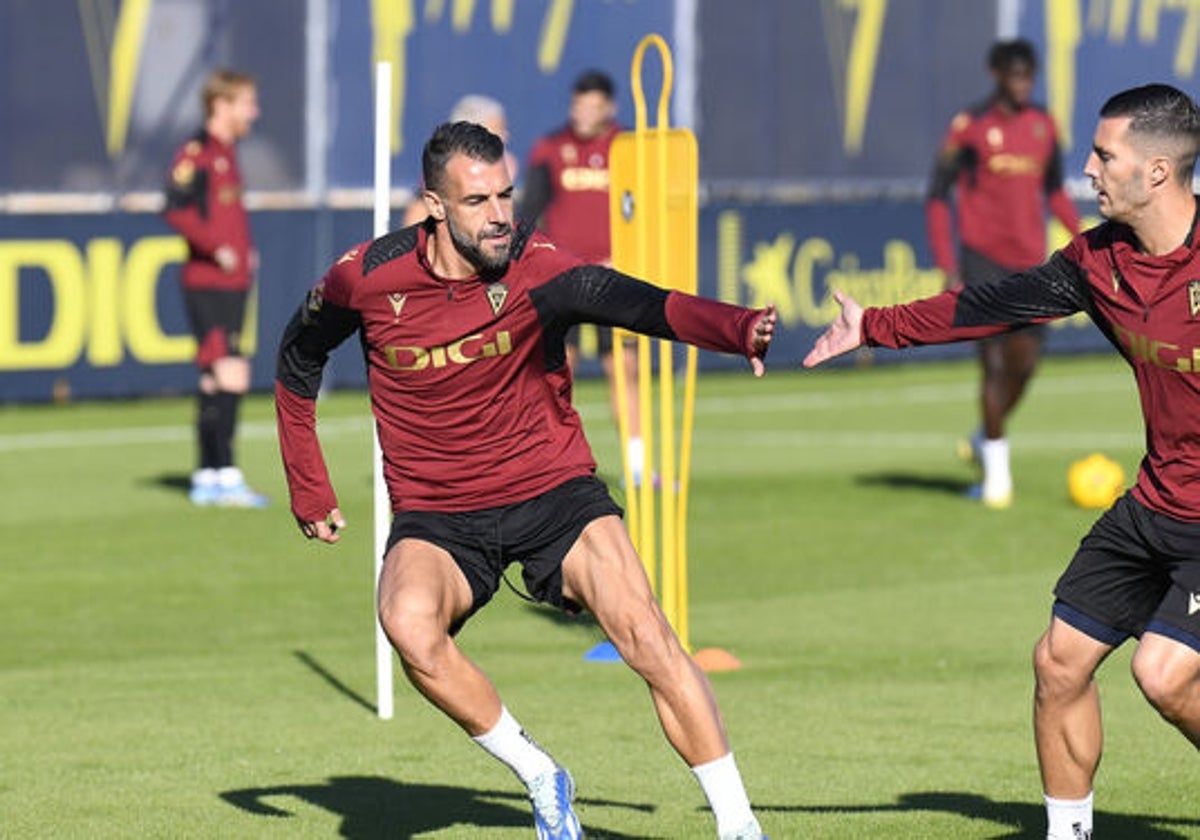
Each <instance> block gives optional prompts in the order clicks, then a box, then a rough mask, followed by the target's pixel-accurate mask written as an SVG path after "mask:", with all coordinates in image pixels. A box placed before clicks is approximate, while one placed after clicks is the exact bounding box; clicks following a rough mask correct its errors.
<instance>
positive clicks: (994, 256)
mask: <svg viewBox="0 0 1200 840" xmlns="http://www.w3.org/2000/svg"><path fill="white" fill-rule="evenodd" d="M988 66H989V67H990V68H991V73H992V77H993V79H994V80H995V89H994V91H993V92H992V95H991V96H990V97H989V98H988V99H987V100H986V101H984V102H982V103H980V104H978V105H976V106H974V107H972V108H969V109H968V110H965V111H961V112H959V113H958V114H957V115H956V116H955V117H954V119H953V121H952V122H951V123H950V129H949V131H948V132H947V133H946V138H945V140H943V141H942V147H941V149H940V151H939V152H938V156H937V161H936V163H935V165H934V171H933V177H932V178H931V181H930V185H929V198H928V200H927V202H926V205H925V214H926V223H927V228H928V232H929V244H930V248H931V250H932V251H933V257H934V262H936V263H937V266H938V268H940V269H942V271H943V272H944V273H945V275H946V285H947V288H954V287H955V286H958V285H960V284H966V285H968V286H972V285H975V284H978V283H987V282H989V281H991V280H996V279H998V278H1000V277H1004V276H1005V275H1007V274H1010V273H1012V272H1014V271H1024V270H1025V269H1027V268H1032V267H1033V266H1035V265H1037V264H1038V263H1040V262H1042V260H1044V259H1045V257H1046V210H1047V208H1049V210H1050V211H1051V212H1052V213H1053V214H1054V216H1055V217H1056V218H1057V219H1058V220H1059V221H1060V222H1062V224H1063V226H1064V227H1066V228H1067V230H1069V231H1070V232H1071V234H1072V235H1075V234H1077V233H1079V215H1078V214H1077V213H1076V212H1075V205H1074V204H1072V203H1071V199H1070V198H1069V197H1068V196H1067V194H1066V192H1065V191H1064V190H1063V177H1062V156H1061V155H1060V153H1059V147H1058V132H1057V131H1056V130H1055V127H1054V120H1053V119H1051V117H1050V115H1049V114H1047V113H1046V112H1045V111H1044V110H1042V109H1041V108H1040V107H1038V106H1037V105H1034V104H1032V103H1031V102H1030V96H1031V95H1032V93H1033V82H1034V77H1035V75H1036V73H1037V54H1036V53H1035V52H1034V49H1033V46H1032V45H1031V44H1030V43H1029V42H1028V41H1024V40H1016V41H1000V42H997V43H996V44H994V45H993V46H992V48H991V51H990V52H989V54H988ZM951 194H953V199H954V200H953V206H954V208H955V210H956V211H957V220H958V239H959V245H960V250H959V254H958V255H957V256H956V254H955V251H954V244H953V240H954V236H953V224H952V216H954V215H955V214H954V213H952V211H951ZM1042 333H1043V328H1042V327H1040V326H1030V327H1029V328H1027V329H1023V330H1014V331H1013V332H1009V333H1006V334H1004V335H1001V336H994V337H991V338H985V339H982V340H981V341H979V342H978V349H979V362H980V368H981V373H982V381H981V383H980V407H981V413H982V417H983V422H982V425H981V426H980V428H979V429H978V430H976V431H975V432H974V433H973V434H972V435H971V439H970V444H969V447H964V449H965V450H966V452H965V454H968V455H969V456H970V457H972V458H974V459H975V460H977V461H978V462H979V464H980V466H981V468H982V470H983V481H982V483H981V484H979V485H978V486H977V487H973V488H971V493H972V495H976V496H978V498H979V499H980V500H981V501H982V502H983V503H984V504H985V505H988V506H989V507H993V508H1005V507H1008V506H1009V504H1011V502H1012V473H1011V471H1010V469H1009V458H1008V451H1009V446H1008V438H1007V437H1006V436H1005V420H1006V419H1007V418H1008V416H1009V414H1010V413H1011V412H1012V411H1013V409H1014V408H1015V407H1016V405H1017V402H1018V401H1019V400H1020V399H1021V396H1022V394H1024V393H1025V387H1026V385H1027V384H1028V383H1029V379H1030V377H1031V376H1032V375H1033V371H1034V368H1035V367H1036V366H1037V360H1038V355H1039V354H1040V352H1041V346H1042V339H1043V335H1042Z"/></svg>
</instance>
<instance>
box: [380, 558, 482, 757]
mask: <svg viewBox="0 0 1200 840" xmlns="http://www.w3.org/2000/svg"><path fill="white" fill-rule="evenodd" d="M471 597H472V596H471V587H470V585H469V584H468V583H467V579H466V577H464V576H463V573H462V571H461V570H460V569H459V568H458V566H457V565H456V564H455V563H454V560H453V558H451V556H450V554H449V553H448V552H446V551H445V550H444V549H442V548H439V547H438V546H435V545H433V544H431V543H427V542H425V541H423V540H410V539H406V540H400V542H398V543H397V544H396V545H394V546H393V547H392V550H391V551H389V552H388V555H387V559H386V560H385V561H384V565H383V571H382V572H381V573H380V576H379V620H380V622H381V624H382V626H383V631H384V633H386V634H387V637H388V640H389V641H391V643H392V647H394V648H395V649H396V652H397V653H398V654H399V655H400V663H401V665H402V666H403V667H404V673H405V674H406V675H407V676H408V679H409V681H410V682H412V684H413V687H414V688H416V689H417V691H419V692H421V694H422V695H424V696H425V698H426V699H428V700H429V702H431V703H433V705H435V706H437V707H438V708H439V709H441V710H442V711H443V712H445V713H446V715H447V716H449V717H450V719H451V720H453V721H454V722H455V723H457V724H458V725H459V726H461V727H462V728H463V729H465V730H466V732H467V734H468V735H472V736H474V735H481V734H483V733H484V732H486V731H488V730H489V729H490V728H491V727H492V726H494V725H495V723H496V721H497V720H499V719H500V696H499V694H498V693H497V692H496V688H495V686H493V685H492V682H491V680H489V679H488V678H487V676H486V675H485V674H484V673H483V671H481V670H480V669H479V668H478V666H476V665H475V663H473V662H472V661H471V660H470V659H468V658H467V656H466V655H465V654H464V653H463V652H462V650H460V649H459V647H458V645H456V644H455V643H454V639H453V638H452V637H451V636H450V626H451V625H452V624H453V622H454V621H455V619H457V618H458V617H460V616H463V615H465V614H466V613H467V611H468V610H469V609H470V608H471Z"/></svg>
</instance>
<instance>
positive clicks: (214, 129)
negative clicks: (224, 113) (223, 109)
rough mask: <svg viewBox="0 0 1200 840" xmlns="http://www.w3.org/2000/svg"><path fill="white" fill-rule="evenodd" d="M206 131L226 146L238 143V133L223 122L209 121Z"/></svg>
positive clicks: (205, 127)
mask: <svg viewBox="0 0 1200 840" xmlns="http://www.w3.org/2000/svg"><path fill="white" fill-rule="evenodd" d="M204 130H205V131H207V132H208V134H209V136H210V137H213V138H214V139H216V140H217V141H218V142H220V143H222V144H224V145H226V146H232V145H233V144H234V143H235V142H237V133H236V132H235V131H234V130H233V128H232V127H231V126H229V125H227V124H226V123H225V122H224V121H222V120H209V121H208V122H207V123H205V125H204Z"/></svg>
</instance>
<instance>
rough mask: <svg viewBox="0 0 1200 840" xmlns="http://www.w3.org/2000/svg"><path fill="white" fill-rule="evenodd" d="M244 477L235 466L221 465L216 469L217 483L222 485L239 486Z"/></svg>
mask: <svg viewBox="0 0 1200 840" xmlns="http://www.w3.org/2000/svg"><path fill="white" fill-rule="evenodd" d="M245 482H246V479H245V477H244V476H243V475H242V471H241V470H240V469H238V468H237V467H221V469H219V470H217V483H218V484H220V485H221V486H222V487H240V486H241V485H242V484H245Z"/></svg>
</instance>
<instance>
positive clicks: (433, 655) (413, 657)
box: [379, 598, 449, 673]
mask: <svg viewBox="0 0 1200 840" xmlns="http://www.w3.org/2000/svg"><path fill="white" fill-rule="evenodd" d="M379 622H380V625H381V626H382V627H383V632H384V634H385V635H386V636H387V637H388V640H389V641H390V642H391V643H392V647H394V648H395V649H396V653H397V654H399V656H400V659H401V660H402V661H403V662H404V664H405V667H407V668H413V669H416V670H418V671H422V672H426V673H433V672H436V670H437V668H438V660H439V656H440V654H441V653H442V652H443V651H444V645H445V643H446V642H447V640H448V639H449V634H448V633H447V631H446V629H445V628H444V627H442V626H440V624H439V622H438V621H437V617H436V614H435V613H434V612H433V611H432V610H428V609H424V608H422V607H420V606H419V605H417V604H413V603H411V602H408V601H406V600H404V599H402V598H393V599H390V600H388V601H387V602H385V603H382V604H380V607H379Z"/></svg>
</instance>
